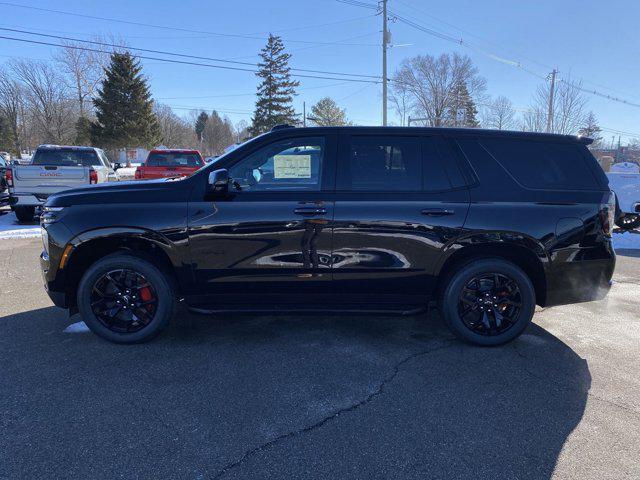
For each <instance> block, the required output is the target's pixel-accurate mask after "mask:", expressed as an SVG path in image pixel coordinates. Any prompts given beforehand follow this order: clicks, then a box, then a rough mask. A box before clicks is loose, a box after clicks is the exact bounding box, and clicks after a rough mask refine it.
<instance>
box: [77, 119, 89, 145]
mask: <svg viewBox="0 0 640 480" xmlns="http://www.w3.org/2000/svg"><path fill="white" fill-rule="evenodd" d="M75 144H76V145H89V144H91V121H90V120H89V119H88V118H87V117H85V116H81V117H78V120H77V121H76V139H75Z"/></svg>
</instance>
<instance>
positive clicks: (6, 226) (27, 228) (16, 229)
mask: <svg viewBox="0 0 640 480" xmlns="http://www.w3.org/2000/svg"><path fill="white" fill-rule="evenodd" d="M39 236H40V225H39V224H36V225H33V224H26V225H22V224H20V223H18V220H16V216H15V215H14V213H13V212H9V213H6V214H4V215H0V240H3V239H10V238H36V237H39Z"/></svg>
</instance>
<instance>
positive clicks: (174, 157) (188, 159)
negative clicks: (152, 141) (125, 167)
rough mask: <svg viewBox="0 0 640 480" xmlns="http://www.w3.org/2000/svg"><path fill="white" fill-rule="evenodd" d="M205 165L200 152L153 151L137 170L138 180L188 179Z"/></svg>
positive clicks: (136, 176) (177, 150)
mask: <svg viewBox="0 0 640 480" xmlns="http://www.w3.org/2000/svg"><path fill="white" fill-rule="evenodd" d="M203 165H204V160H203V159H202V155H200V152H199V151H198V150H181V149H171V150H151V151H150V152H149V155H148V156H147V160H146V161H145V162H144V164H143V165H141V166H139V167H138V168H137V169H136V173H135V179H136V180H147V179H150V178H170V177H186V176H189V175H191V174H192V173H193V172H195V171H196V170H198V169H199V168H200V167H202V166H203Z"/></svg>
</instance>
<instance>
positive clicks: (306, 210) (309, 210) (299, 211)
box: [293, 207, 327, 215]
mask: <svg viewBox="0 0 640 480" xmlns="http://www.w3.org/2000/svg"><path fill="white" fill-rule="evenodd" d="M293 213H295V214H296V215H326V214H327V209H326V208H322V207H300V208H296V209H295V210H294V211H293Z"/></svg>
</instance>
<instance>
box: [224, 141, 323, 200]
mask: <svg viewBox="0 0 640 480" xmlns="http://www.w3.org/2000/svg"><path fill="white" fill-rule="evenodd" d="M324 155H325V142H324V139H323V138H321V137H304V138H291V139H287V140H280V141H277V142H274V143H272V144H269V145H267V146H266V147H262V148H260V149H259V150H258V151H256V152H254V153H252V154H250V155H249V156H247V157H245V158H243V159H242V160H240V161H239V162H238V163H236V164H235V165H234V166H233V167H231V168H230V169H229V176H230V177H231V179H232V185H233V187H232V188H235V190H237V191H271V190H276V191H277V190H282V191H288V190H320V178H321V172H322V161H323V158H324Z"/></svg>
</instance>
